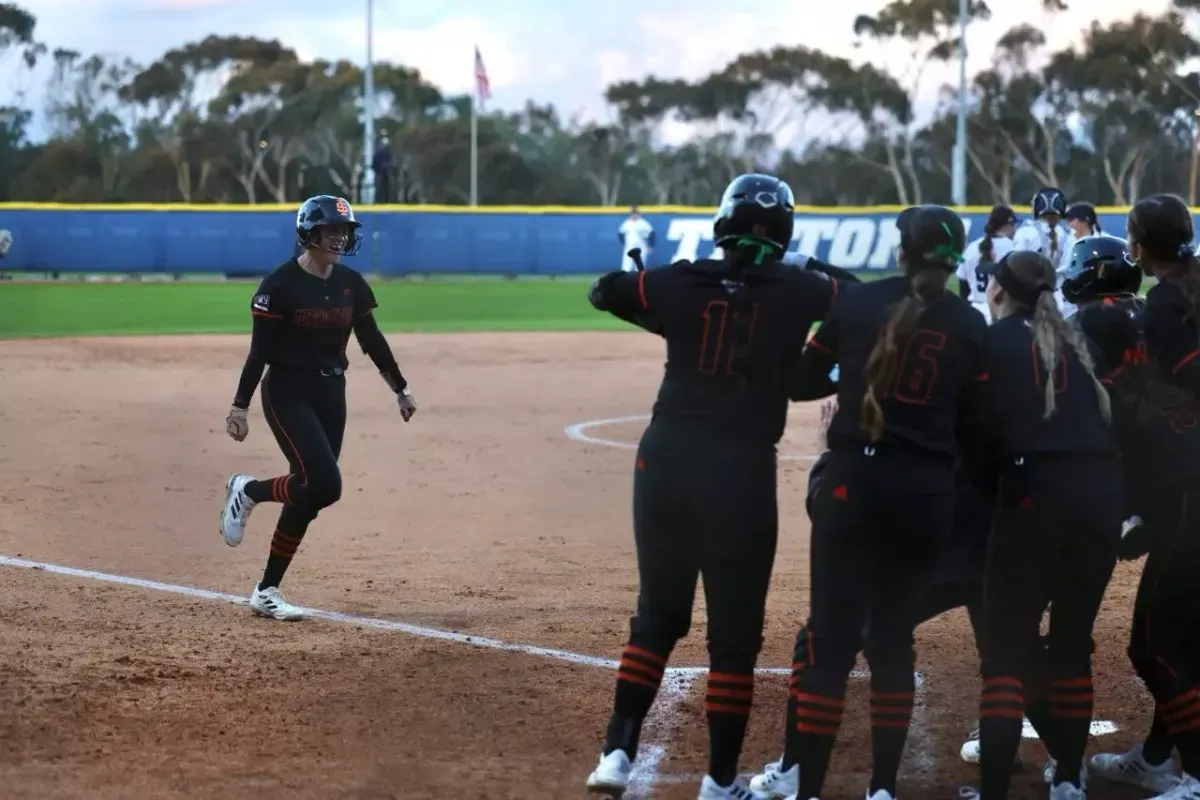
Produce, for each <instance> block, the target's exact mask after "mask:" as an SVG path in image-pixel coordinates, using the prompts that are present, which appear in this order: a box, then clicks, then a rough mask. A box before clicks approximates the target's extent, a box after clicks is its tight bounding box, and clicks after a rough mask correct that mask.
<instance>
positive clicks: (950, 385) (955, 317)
mask: <svg viewBox="0 0 1200 800" xmlns="http://www.w3.org/2000/svg"><path fill="white" fill-rule="evenodd" d="M908 294H909V280H908V278H905V277H903V276H900V277H894V278H885V279H883V280H878V281H874V282H871V283H863V284H861V285H858V286H854V287H847V288H846V290H845V291H843V292H842V293H841V296H840V297H839V298H838V301H837V303H835V304H834V306H833V310H832V311H831V312H830V314H829V318H828V319H826V320H825V322H824V323H822V324H821V327H820V328H819V329H818V330H817V333H816V335H815V336H813V338H812V341H811V342H810V343H809V345H808V347H807V348H805V351H804V374H805V375H807V376H817V377H819V376H821V375H827V374H828V372H829V370H830V368H831V367H832V366H833V365H834V364H835V363H836V364H837V365H838V381H837V398H838V409H837V412H836V413H835V414H834V416H833V422H832V423H831V424H830V426H829V434H828V438H829V446H830V448H836V447H839V446H848V445H849V446H855V445H868V444H870V443H871V440H870V436H869V434H868V433H867V431H866V430H865V429H864V428H863V427H862V425H861V424H860V421H861V413H862V403H863V398H864V397H865V396H866V393H867V379H866V369H867V360H868V359H869V358H870V355H871V351H872V350H873V349H874V348H875V343H876V342H877V341H878V340H879V336H880V334H881V332H882V330H883V328H884V326H885V325H886V324H887V321H888V318H889V317H890V316H891V313H892V310H893V308H894V306H895V304H896V303H897V302H899V301H900V300H901V299H903V298H904V297H906V296H908ZM986 331H987V323H986V322H985V321H984V319H983V315H982V314H980V313H979V312H978V311H976V310H975V309H974V308H973V307H972V306H971V305H970V304H969V303H967V302H966V301H965V300H963V299H962V298H961V297H959V296H958V295H956V294H954V293H952V292H946V294H944V295H943V296H942V297H941V298H940V299H939V300H938V301H937V302H935V303H933V304H932V305H930V306H929V307H927V308H926V309H925V311H924V312H923V313H922V314H921V318H920V321H919V322H918V323H917V329H916V330H915V331H914V332H913V334H912V336H911V337H909V339H908V341H907V342H904V343H900V344H901V346H902V347H903V348H904V350H903V353H902V355H901V357H900V363H899V365H898V368H897V372H896V379H895V382H894V383H893V385H892V386H890V387H886V389H885V390H883V391H881V392H880V395H881V396H880V406H881V407H882V408H883V420H884V421H883V438H882V439H881V440H880V442H879V443H878V444H882V445H884V446H888V445H900V446H907V447H911V448H916V449H918V450H920V451H925V452H928V453H930V454H932V455H935V456H946V457H948V458H949V459H953V458H954V456H955V455H956V454H957V452H958V448H957V439H958V430H959V411H960V408H961V406H962V405H963V404H964V403H969V402H971V398H972V397H973V395H972V392H971V389H972V384H973V382H974V381H975V380H976V378H977V377H978V376H979V375H980V373H981V372H982V367H981V360H980V359H981V356H982V349H983V339H984V334H985V333H986ZM978 413H979V410H978V408H972V410H971V416H972V417H977V416H978Z"/></svg>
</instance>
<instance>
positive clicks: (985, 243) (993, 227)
mask: <svg viewBox="0 0 1200 800" xmlns="http://www.w3.org/2000/svg"><path fill="white" fill-rule="evenodd" d="M1016 219H1017V218H1016V215H1015V214H1013V210H1012V208H1011V207H1009V206H1006V205H1002V204H1001V205H994V206H992V210H991V211H990V212H989V213H988V218H987V221H986V222H984V223H983V240H982V241H981V242H980V243H979V260H980V262H981V263H987V262H989V261H995V259H996V248H995V247H994V246H993V245H992V239H993V238H995V237H996V235H997V234H999V233H1000V231H1001V230H1002V229H1003V228H1004V227H1005V226H1007V225H1012V224H1014V223H1015V222H1016Z"/></svg>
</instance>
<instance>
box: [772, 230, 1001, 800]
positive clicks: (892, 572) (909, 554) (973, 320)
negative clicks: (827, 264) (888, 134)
mask: <svg viewBox="0 0 1200 800" xmlns="http://www.w3.org/2000/svg"><path fill="white" fill-rule="evenodd" d="M964 240H965V231H964V228H963V224H962V221H961V220H960V219H959V217H958V216H957V215H956V214H955V213H954V212H953V211H951V210H950V209H948V208H944V207H942V206H922V207H920V208H918V209H916V210H915V211H913V212H912V213H911V214H909V215H908V216H907V217H906V219H905V220H904V222H903V224H902V231H901V242H900V259H901V263H902V265H903V268H904V271H905V274H904V275H903V276H901V277H895V278H887V279H884V280H880V281H875V282H873V283H867V284H863V285H862V286H861V287H856V289H855V291H853V292H846V293H844V294H843V295H842V296H841V297H839V298H838V301H837V303H836V304H835V305H834V309H833V311H832V312H831V313H830V315H829V318H828V319H827V320H826V321H825V322H824V323H823V324H822V325H821V327H820V329H819V330H818V331H817V333H816V335H815V336H814V337H813V338H812V340H811V341H810V342H809V343H808V345H807V346H806V347H805V350H804V358H803V360H802V374H803V375H804V376H805V377H806V378H808V379H810V380H812V381H813V382H814V383H817V382H821V381H826V380H828V377H827V376H828V375H829V372H830V370H831V369H832V368H833V366H834V365H835V364H836V365H838V366H839V368H840V377H839V380H838V384H837V395H838V408H837V411H836V413H835V414H834V417H833V421H832V423H831V425H830V429H829V434H828V438H829V448H830V454H829V463H828V465H827V466H826V468H825V472H824V474H823V475H822V477H821V482H820V486H819V487H818V489H817V493H816V496H815V497H814V499H813V503H812V518H813V527H812V545H811V547H812V555H811V573H812V577H811V584H810V585H811V590H810V591H811V605H810V608H811V612H810V613H811V617H810V621H809V626H808V635H807V637H806V638H807V642H806V647H805V648H804V649H805V653H806V663H805V664H804V667H803V669H802V670H800V675H799V679H798V680H797V681H796V683H795V686H794V688H793V691H792V693H791V698H790V701H789V705H790V709H789V717H790V720H789V723H788V726H789V730H788V736H787V737H786V738H787V741H786V744H785V753H784V764H785V766H787V767H789V768H791V767H792V766H798V768H799V781H798V790H799V793H798V796H799V797H802V798H806V799H807V798H810V797H817V796H818V795H819V794H820V792H821V788H822V786H823V785H824V783H825V775H826V771H827V769H828V764H829V757H830V753H831V751H832V749H833V745H834V742H835V740H836V738H837V734H838V729H839V726H840V722H841V716H842V706H843V704H844V698H845V692H846V681H847V679H848V677H849V673H850V670H851V668H852V667H853V665H854V660H855V655H856V653H857V651H858V649H859V645H860V641H861V636H862V631H863V627H864V625H865V624H866V622H867V620H868V618H869V619H870V627H869V629H868V636H869V638H868V640H867V642H866V651H867V654H868V656H869V657H870V660H871V662H870V663H871V691H872V695H871V718H872V731H873V736H872V743H873V750H874V756H875V771H874V775H873V776H872V779H871V786H870V791H869V796H870V797H871V798H872V800H890V798H892V797H894V796H895V793H896V774H897V771H898V769H899V766H900V759H901V755H902V753H903V750H904V743H905V740H906V739H907V736H908V724H909V720H910V717H911V714H912V702H913V658H914V654H913V628H914V627H915V622H916V619H917V613H918V612H917V609H916V605H917V603H918V602H919V600H918V598H919V597H920V596H921V590H922V589H923V588H924V587H925V586H926V585H927V583H928V580H929V576H930V573H931V571H932V569H933V566H934V564H935V562H936V560H937V557H938V555H939V554H940V552H941V550H942V549H943V547H944V546H945V545H946V543H947V542H948V541H949V540H950V538H951V535H952V528H953V518H954V495H955V456H956V445H955V439H956V429H957V427H958V425H957V423H958V422H959V421H960V420H959V407H960V405H961V403H962V400H961V398H963V397H964V395H967V396H969V394H970V393H969V392H968V391H967V387H968V386H969V385H970V383H971V381H972V380H973V379H974V377H975V376H976V375H977V373H978V371H979V367H980V357H981V354H982V346H983V338H984V334H985V331H986V327H987V325H986V323H985V322H984V320H983V318H982V317H981V316H980V315H979V314H977V313H976V312H975V311H974V310H972V308H971V307H970V306H969V305H968V304H967V303H966V302H965V301H963V300H962V298H960V297H958V296H957V295H956V294H953V293H950V292H947V291H946V281H947V280H948V279H949V277H950V276H951V275H952V274H953V273H954V272H955V270H956V269H957V267H958V265H959V263H960V262H961V253H962V249H963V247H964V245H965V241H964ZM802 382H803V381H802ZM898 476H901V477H898ZM793 729H794V730H793Z"/></svg>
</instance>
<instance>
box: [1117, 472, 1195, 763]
mask: <svg viewBox="0 0 1200 800" xmlns="http://www.w3.org/2000/svg"><path fill="white" fill-rule="evenodd" d="M1147 500H1148V502H1147V503H1146V506H1147V507H1146V508H1144V509H1143V511H1144V513H1142V514H1141V516H1142V518H1143V519H1144V520H1145V523H1146V525H1147V526H1148V527H1149V528H1150V529H1151V530H1152V531H1153V532H1154V534H1155V536H1156V537H1157V538H1156V540H1155V542H1154V544H1153V546H1152V547H1151V549H1150V553H1149V555H1148V556H1147V558H1146V566H1145V568H1144V569H1143V571H1142V580H1141V583H1140V584H1139V585H1138V593H1137V599H1136V600H1135V601H1134V606H1133V625H1132V630H1131V632H1130V637H1129V660H1130V661H1131V662H1132V663H1133V667H1134V669H1135V670H1136V671H1137V674H1138V676H1139V677H1140V678H1141V679H1142V680H1143V681H1144V682H1145V684H1146V688H1147V689H1148V690H1149V691H1150V694H1151V695H1153V697H1154V700H1155V723H1156V728H1157V729H1158V730H1159V731H1160V732H1165V733H1166V734H1168V735H1169V737H1170V740H1171V741H1172V742H1173V743H1174V744H1175V746H1176V747H1177V748H1178V749H1179V756H1180V760H1181V761H1182V762H1183V768H1184V771H1185V772H1187V773H1188V774H1189V775H1200V691H1198V689H1200V595H1198V594H1197V592H1196V578H1197V576H1198V575H1200V481H1197V480H1194V479H1193V480H1192V481H1190V482H1188V483H1186V484H1184V485H1182V486H1175V487H1158V488H1156V489H1155V490H1154V491H1153V492H1152V493H1150V494H1149V496H1148V497H1147ZM1163 749H1165V750H1166V753H1165V755H1166V756H1167V757H1169V756H1170V749H1169V748H1163Z"/></svg>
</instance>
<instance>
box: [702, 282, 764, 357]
mask: <svg viewBox="0 0 1200 800" xmlns="http://www.w3.org/2000/svg"><path fill="white" fill-rule="evenodd" d="M700 315H701V316H702V317H703V318H704V330H703V332H702V333H701V334H700V337H701V338H700V364H699V370H700V372H701V373H702V374H704V375H716V374H717V373H718V372H720V373H721V374H722V375H732V374H733V351H734V348H736V347H738V346H745V345H748V344H750V340H751V339H752V338H754V323H755V321H756V319H757V317H758V303H755V304H754V311H753V312H752V313H751V316H750V320H749V324H748V325H738V324H735V323H736V322H740V321H741V320H740V316H739V315H740V312H738V311H730V310H729V301H728V300H710V301H709V302H708V305H706V306H705V307H704V311H702V312H700ZM739 335H740V336H741V337H742V338H744V341H740V340H739Z"/></svg>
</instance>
